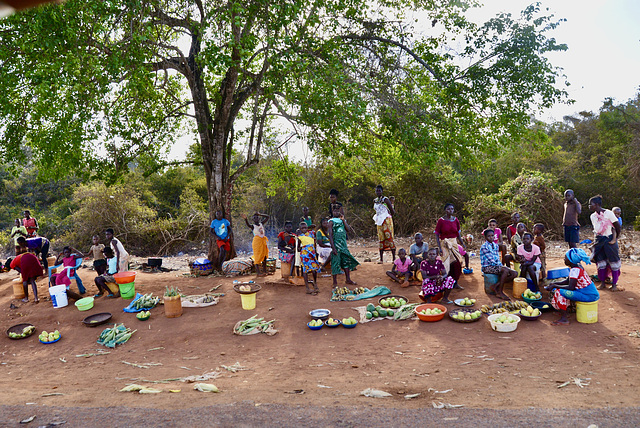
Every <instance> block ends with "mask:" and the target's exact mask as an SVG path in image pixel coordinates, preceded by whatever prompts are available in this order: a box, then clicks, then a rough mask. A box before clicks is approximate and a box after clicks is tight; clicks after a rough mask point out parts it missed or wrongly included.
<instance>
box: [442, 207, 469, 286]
mask: <svg viewBox="0 0 640 428" xmlns="http://www.w3.org/2000/svg"><path fill="white" fill-rule="evenodd" d="M454 212H455V207H454V206H453V204H451V203H449V204H446V205H445V206H444V215H443V216H442V217H440V218H439V219H438V223H436V230H435V234H436V243H437V245H438V249H439V251H440V257H441V258H442V264H444V268H445V270H446V271H447V274H448V275H449V276H451V277H452V278H453V279H454V280H455V281H456V288H460V289H462V287H460V285H458V279H460V275H461V274H462V263H461V260H462V256H461V255H460V251H459V249H458V244H460V246H462V248H463V249H464V250H465V251H466V249H467V248H466V246H465V244H464V241H463V240H462V237H461V236H460V220H458V219H457V218H456V217H455V216H454V215H453V213H454Z"/></svg>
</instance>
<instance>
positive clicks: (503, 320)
mask: <svg viewBox="0 0 640 428" xmlns="http://www.w3.org/2000/svg"><path fill="white" fill-rule="evenodd" d="M493 322H494V323H496V324H513V323H514V322H518V320H516V319H515V318H513V317H512V316H510V315H500V318H498V319H496V320H493Z"/></svg>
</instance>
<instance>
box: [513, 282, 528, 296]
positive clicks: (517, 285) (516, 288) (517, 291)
mask: <svg viewBox="0 0 640 428" xmlns="http://www.w3.org/2000/svg"><path fill="white" fill-rule="evenodd" d="M526 289H527V279H526V278H514V279H513V297H514V299H518V300H522V293H524V290H526Z"/></svg>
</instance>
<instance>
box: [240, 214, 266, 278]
mask: <svg viewBox="0 0 640 428" xmlns="http://www.w3.org/2000/svg"><path fill="white" fill-rule="evenodd" d="M241 217H242V218H243V219H244V222H245V223H246V224H247V227H248V228H249V229H251V231H252V232H253V243H252V247H253V263H255V265H256V273H257V274H258V276H266V275H267V257H268V256H269V247H267V242H269V239H268V238H267V236H266V234H265V231H264V226H263V223H266V222H268V221H269V218H270V217H269V216H268V215H266V214H262V213H259V212H257V211H256V212H255V213H254V214H253V224H249V220H247V215H246V214H242V216H241ZM260 264H262V272H260V267H259V266H260Z"/></svg>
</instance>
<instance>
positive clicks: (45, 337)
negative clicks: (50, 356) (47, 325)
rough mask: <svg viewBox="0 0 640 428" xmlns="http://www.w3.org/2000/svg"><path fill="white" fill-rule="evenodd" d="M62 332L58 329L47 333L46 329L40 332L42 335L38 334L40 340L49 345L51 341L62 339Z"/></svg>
mask: <svg viewBox="0 0 640 428" xmlns="http://www.w3.org/2000/svg"><path fill="white" fill-rule="evenodd" d="M60 337H61V336H60V332H59V331H58V330H55V331H53V332H51V333H47V332H46V331H43V332H42V333H40V335H39V336H38V340H39V341H40V343H44V344H45V345H49V344H51V343H56V342H57V341H59V340H60Z"/></svg>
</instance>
